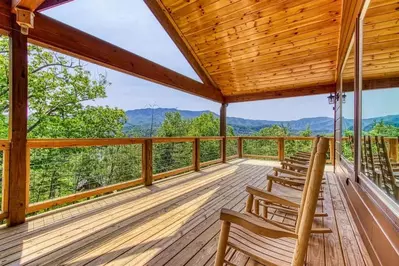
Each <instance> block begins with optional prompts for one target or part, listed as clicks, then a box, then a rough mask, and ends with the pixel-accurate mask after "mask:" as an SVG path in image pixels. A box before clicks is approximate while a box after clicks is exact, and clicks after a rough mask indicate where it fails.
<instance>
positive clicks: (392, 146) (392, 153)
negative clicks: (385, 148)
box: [389, 138, 398, 162]
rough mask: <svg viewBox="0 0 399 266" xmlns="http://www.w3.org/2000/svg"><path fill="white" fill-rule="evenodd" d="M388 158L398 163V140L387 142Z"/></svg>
mask: <svg viewBox="0 0 399 266" xmlns="http://www.w3.org/2000/svg"><path fill="white" fill-rule="evenodd" d="M389 158H390V159H391V160H392V161H393V162H397V161H398V139H397V138H394V139H390V140H389Z"/></svg>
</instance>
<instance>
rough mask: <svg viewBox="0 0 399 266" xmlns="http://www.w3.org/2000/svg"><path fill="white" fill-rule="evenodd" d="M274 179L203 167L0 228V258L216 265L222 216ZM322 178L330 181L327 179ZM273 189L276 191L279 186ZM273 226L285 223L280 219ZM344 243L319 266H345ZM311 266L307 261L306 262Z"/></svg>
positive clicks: (256, 168)
mask: <svg viewBox="0 0 399 266" xmlns="http://www.w3.org/2000/svg"><path fill="white" fill-rule="evenodd" d="M271 172H272V168H271V167H269V166H268V163H267V162H262V161H253V160H235V161H231V162H228V166H227V167H226V165H217V166H212V167H209V168H204V169H203V170H202V171H201V172H195V173H189V174H184V175H181V176H179V177H176V178H172V179H166V180H162V181H157V182H156V183H154V186H149V187H143V186H141V187H137V188H134V189H129V190H126V191H124V192H119V193H114V194H112V195H108V196H104V197H102V198H98V199H94V200H90V201H86V202H84V203H79V204H76V205H73V206H69V207H66V208H62V209H58V210H56V211H53V212H51V213H48V214H42V215H38V216H34V217H32V218H30V219H29V220H28V221H27V223H25V224H24V225H21V226H17V227H12V228H0V259H1V261H2V264H7V263H15V264H17V263H16V262H18V263H19V264H28V263H31V264H40V265H44V264H50V265H58V264H63V265H70V264H73V265H84V264H86V265H99V264H110V265H127V264H131V265H149V266H150V265H151V266H153V265H154V266H155V265H156V266H158V265H175V266H177V265H184V264H186V265H213V263H214V260H215V254H216V245H217V242H218V235H219V230H220V223H219V215H220V214H219V213H220V209H221V208H227V209H232V210H234V211H238V212H242V211H244V208H245V201H246V197H247V195H246V193H243V191H245V187H246V186H247V185H250V186H254V187H258V188H260V189H263V188H264V185H265V183H264V182H265V179H264V175H265V174H268V173H271ZM331 177H334V175H333V174H331ZM326 178H327V180H328V181H330V176H327V177H326ZM327 185H331V182H329V183H327ZM335 186H336V188H338V189H339V187H338V186H337V185H335ZM274 189H276V191H278V187H277V186H276V187H275V188H274ZM330 199H331V197H326V198H325V200H324V204H329V206H330V208H331V209H330V210H331V211H328V212H329V214H331V213H333V212H334V210H335V209H334V207H335V206H338V205H337V204H335V205H334V204H332V203H331V201H330ZM349 216H350V214H349ZM329 217H330V216H329ZM331 217H332V219H330V222H331V223H332V224H331V225H332V226H335V228H337V224H336V220H335V219H334V216H331ZM342 217H345V216H342ZM287 218H288V217H287ZM272 219H275V220H279V221H284V220H287V219H285V218H284V217H280V216H277V215H276V216H274V217H272ZM323 219H326V218H323ZM288 220H289V219H288ZM288 220H287V221H288ZM340 221H341V220H340ZM342 221H343V220H342ZM348 228H349V229H350V227H348ZM342 232H344V233H348V234H349V233H350V231H347V230H345V231H342ZM345 237H346V235H339V234H338V233H337V231H335V232H334V236H333V237H332V238H330V237H329V238H322V239H323V246H324V247H325V248H326V251H327V250H330V251H331V250H335V252H334V254H335V255H333V256H334V259H333V260H331V261H330V263H329V262H328V259H327V258H326V263H325V262H324V260H322V261H321V263H320V264H318V265H332V263H333V262H338V261H339V258H341V262H342V259H343V257H342V256H341V257H337V256H338V255H339V254H342V248H341V247H340V245H339V244H338V245H337V243H339V241H341V240H342V239H343V238H345ZM24 239H25V240H24ZM311 239H312V237H311ZM23 240H24V241H23ZM311 241H312V240H311ZM337 241H338V242H337ZM330 251H329V252H330ZM361 252H362V253H361V254H362V256H363V257H366V256H368V255H367V253H364V251H363V250H361ZM228 254H229V258H231V261H232V262H233V263H235V264H237V265H246V263H247V262H248V257H245V256H243V255H242V254H240V253H239V252H234V251H233V250H232V251H230V252H229V253H228ZM311 254H318V253H315V252H310V253H308V256H312V255H311ZM328 254H331V252H330V253H327V254H326V256H328ZM329 258H330V259H332V258H331V257H329ZM315 260H316V261H317V258H310V257H309V258H308V259H307V263H308V264H309V265H310V262H311V261H315ZM258 265H260V264H258ZM334 265H335V264H334Z"/></svg>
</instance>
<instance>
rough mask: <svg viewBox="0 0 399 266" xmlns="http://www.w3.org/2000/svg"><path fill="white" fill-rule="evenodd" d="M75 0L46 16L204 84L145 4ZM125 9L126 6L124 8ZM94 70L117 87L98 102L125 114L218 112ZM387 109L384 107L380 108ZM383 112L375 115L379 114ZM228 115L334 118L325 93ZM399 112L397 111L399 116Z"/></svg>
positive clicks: (237, 107) (235, 108)
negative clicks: (171, 110)
mask: <svg viewBox="0 0 399 266" xmlns="http://www.w3.org/2000/svg"><path fill="white" fill-rule="evenodd" d="M113 2H114V1H109V0H75V1H72V2H71V3H68V4H65V5H62V6H59V7H57V8H53V9H50V10H48V11H45V14H46V15H48V16H50V17H53V18H55V19H57V20H60V21H62V22H64V23H66V24H68V25H71V26H73V27H75V28H78V29H80V30H83V31H85V32H87V33H89V34H92V35H94V36H96V37H99V38H101V39H103V40H106V41H108V42H110V43H113V44H115V45H118V46H120V47H122V48H124V49H126V50H129V51H131V52H134V53H136V54H138V55H140V56H142V57H145V58H147V59H149V60H152V61H154V62H156V63H159V64H161V65H163V66H165V67H168V68H170V69H173V70H175V71H177V72H179V73H181V74H184V75H186V76H188V77H191V78H193V79H196V80H199V78H198V76H197V75H196V73H195V72H194V71H193V70H192V68H191V67H190V65H189V64H188V62H187V61H186V59H185V58H184V56H183V55H182V54H181V53H180V51H179V50H178V48H177V47H176V46H175V44H174V43H173V42H172V40H171V39H170V38H169V36H168V35H167V33H166V32H165V31H164V29H163V28H162V26H161V25H160V24H159V23H158V21H157V20H156V18H155V17H154V16H153V15H152V13H151V11H150V10H149V9H148V8H147V6H146V5H145V3H144V2H143V1H142V0H134V1H132V0H120V1H118V5H115V4H114V3H113ZM121 7H123V8H121ZM88 68H90V70H92V71H94V72H100V73H104V72H106V74H107V78H108V80H109V81H110V82H111V83H112V85H111V86H110V87H109V88H108V90H107V94H108V97H107V98H106V99H100V100H97V101H96V102H95V104H99V105H109V106H115V107H119V108H122V109H124V110H129V109H137V108H144V107H148V106H150V105H156V106H159V107H170V108H178V109H187V110H211V111H214V112H219V108H220V105H219V104H218V103H215V102H211V101H208V100H205V99H202V98H200V97H195V96H192V95H189V94H186V93H183V92H179V91H176V90H173V89H170V88H166V87H163V86H160V85H157V84H154V83H151V82H148V81H145V80H141V79H138V78H135V77H132V76H129V75H126V74H123V73H118V72H116V71H113V70H110V69H105V68H103V67H100V66H96V65H93V64H88ZM380 107H382V106H380ZM379 109H380V108H378V109H376V108H373V110H374V111H371V113H370V115H372V116H377V115H379V113H380V110H379ZM227 112H228V116H236V117H244V118H251V119H268V120H293V119H299V118H304V117H314V116H328V117H332V116H333V112H332V106H331V105H328V103H327V98H326V95H317V96H310V97H302V98H287V99H279V100H267V101H257V102H248V103H238V104H230V105H229V107H228V111H227ZM396 113H398V112H396Z"/></svg>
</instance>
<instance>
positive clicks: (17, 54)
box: [7, 14, 29, 226]
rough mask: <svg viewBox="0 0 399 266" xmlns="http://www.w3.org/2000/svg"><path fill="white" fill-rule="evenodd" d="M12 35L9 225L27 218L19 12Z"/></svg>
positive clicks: (23, 44) (23, 47) (23, 46)
mask: <svg viewBox="0 0 399 266" xmlns="http://www.w3.org/2000/svg"><path fill="white" fill-rule="evenodd" d="M11 25H12V28H13V30H12V31H11V38H10V123H9V140H10V143H11V145H10V158H9V159H10V166H9V193H8V195H9V201H8V219H7V225H8V226H14V225H18V224H21V223H24V222H25V209H26V201H27V199H26V195H27V192H26V191H27V190H28V189H29V188H28V187H27V186H26V184H27V180H26V174H27V169H26V166H27V158H26V153H27V151H26V139H27V121H28V49H27V48H28V42H27V37H26V36H25V35H23V34H21V32H20V27H19V26H18V24H17V23H16V18H15V15H14V14H13V15H11Z"/></svg>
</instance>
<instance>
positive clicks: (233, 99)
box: [225, 83, 336, 103]
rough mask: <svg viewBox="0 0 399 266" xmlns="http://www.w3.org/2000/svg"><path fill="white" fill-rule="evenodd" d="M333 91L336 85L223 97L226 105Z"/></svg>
mask: <svg viewBox="0 0 399 266" xmlns="http://www.w3.org/2000/svg"><path fill="white" fill-rule="evenodd" d="M335 89H336V84H335V83H331V84H327V85H318V86H312V87H304V88H298V89H295V88H292V89H285V90H278V91H265V92H258V93H251V94H239V95H231V96H225V101H226V103H237V102H249V101H257V100H271V99H278V98H289V97H299V96H309V95H317V94H326V93H331V92H335Z"/></svg>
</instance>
